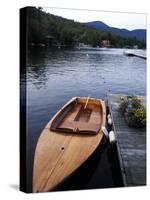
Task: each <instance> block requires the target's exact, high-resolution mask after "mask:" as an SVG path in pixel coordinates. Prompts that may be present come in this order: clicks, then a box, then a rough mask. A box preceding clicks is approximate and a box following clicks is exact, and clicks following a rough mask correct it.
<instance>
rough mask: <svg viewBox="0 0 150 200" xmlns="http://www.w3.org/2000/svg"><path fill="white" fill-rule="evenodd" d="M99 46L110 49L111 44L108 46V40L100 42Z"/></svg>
mask: <svg viewBox="0 0 150 200" xmlns="http://www.w3.org/2000/svg"><path fill="white" fill-rule="evenodd" d="M100 46H101V47H102V48H110V47H111V44H110V41H109V40H102V41H101V44H100Z"/></svg>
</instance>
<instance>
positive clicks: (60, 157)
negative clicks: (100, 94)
mask: <svg viewBox="0 0 150 200" xmlns="http://www.w3.org/2000/svg"><path fill="white" fill-rule="evenodd" d="M73 100H74V98H73V99H71V100H70V101H69V102H68V103H67V104H66V105H68V104H69V103H70V102H72V101H73ZM100 101H101V105H102V108H103V122H102V124H103V125H105V118H106V116H105V115H106V109H105V103H104V102H103V101H102V100H100ZM66 105H65V106H66ZM65 106H64V107H65ZM64 107H63V108H64ZM63 108H62V109H63ZM62 109H61V110H62ZM61 110H60V111H58V112H57V113H56V115H55V116H54V117H53V118H52V119H51V120H50V121H49V123H48V124H47V125H46V127H45V128H44V130H43V131H42V133H41V135H40V137H39V139H38V142H37V146H36V150H35V156H34V166H33V192H46V191H50V190H52V189H53V188H54V187H55V186H57V185H58V184H59V183H60V182H61V181H63V180H64V178H66V177H67V176H69V175H70V174H71V173H73V172H74V171H75V170H76V169H77V168H78V167H79V166H81V165H82V163H83V162H85V161H86V160H87V158H88V157H89V156H90V155H91V154H92V153H93V152H94V151H95V149H96V148H97V147H98V145H99V144H100V142H101V140H102V138H103V133H102V132H101V130H100V131H99V132H98V133H97V134H94V135H88V134H77V133H64V132H61V133H60V132H56V131H52V130H50V127H51V124H52V122H53V120H54V119H55V117H56V116H57V115H58V114H59V113H60V112H61Z"/></svg>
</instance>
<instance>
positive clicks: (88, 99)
mask: <svg viewBox="0 0 150 200" xmlns="http://www.w3.org/2000/svg"><path fill="white" fill-rule="evenodd" d="M89 98H90V96H88V98H87V100H86V103H85V106H84V110H85V109H86V107H87V105H88V101H89Z"/></svg>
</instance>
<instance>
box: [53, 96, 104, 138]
mask: <svg viewBox="0 0 150 200" xmlns="http://www.w3.org/2000/svg"><path fill="white" fill-rule="evenodd" d="M102 113H103V112H102V105H101V101H100V100H97V99H92V98H88V97H87V98H76V99H75V100H74V101H72V102H71V103H70V104H68V105H67V106H65V107H64V108H63V109H62V110H61V111H60V112H59V113H58V115H57V116H56V117H55V118H54V120H53V121H52V124H51V128H50V129H51V130H52V131H58V132H74V133H85V134H96V133H98V131H99V130H100V128H101V123H102V117H103V115H102Z"/></svg>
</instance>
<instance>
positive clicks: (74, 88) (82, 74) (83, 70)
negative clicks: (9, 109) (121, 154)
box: [21, 48, 146, 190]
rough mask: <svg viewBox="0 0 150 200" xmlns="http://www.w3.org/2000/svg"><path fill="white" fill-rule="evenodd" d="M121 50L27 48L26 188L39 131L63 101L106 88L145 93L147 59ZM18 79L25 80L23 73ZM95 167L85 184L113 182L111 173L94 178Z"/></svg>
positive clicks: (103, 93) (105, 160)
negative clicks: (98, 178)
mask: <svg viewBox="0 0 150 200" xmlns="http://www.w3.org/2000/svg"><path fill="white" fill-rule="evenodd" d="M123 51H124V50H123V49H108V50H107V49H106V50H97V49H89V50H71V49H67V50H61V49H60V50H50V49H46V48H39V49H32V50H30V51H29V55H28V65H27V118H28V121H27V123H28V124H27V125H28V161H29V162H28V189H29V190H31V176H32V164H33V154H34V149H35V145H36V142H37V139H38V137H39V134H40V133H41V131H42V129H43V128H44V126H45V124H46V123H47V122H48V121H49V119H50V118H51V117H52V116H53V115H54V113H55V112H56V111H57V110H58V109H60V108H61V106H62V105H64V103H65V102H66V101H68V100H69V99H70V98H72V97H73V96H88V95H90V96H91V97H97V98H105V97H106V94H107V93H108V92H110V93H125V94H139V95H145V94H146V61H145V60H143V59H141V58H136V57H127V56H125V55H123ZM21 81H24V77H23V75H22V80H21ZM102 160H103V161H101V162H103V163H105V164H106V163H108V158H106V156H105V157H104V156H102ZM101 166H102V164H101ZM105 166H106V165H105ZM107 168H108V169H107ZM98 169H99V167H97V168H96V170H95V172H94V174H93V175H92V176H91V178H90V181H89V187H88V188H93V187H96V186H97V187H107V186H108V187H109V186H112V187H113V186H115V183H114V181H113V178H112V177H111V176H112V175H111V174H110V177H111V178H109V180H108V182H106V183H105V184H104V185H103V184H102V182H101V181H100V180H99V182H98V181H97V180H96V178H94V177H97V176H98V174H99V176H100V173H99V172H98ZM101 171H104V173H110V167H109V166H107V167H105V170H104V168H103V170H101ZM101 173H102V172H101ZM95 180H96V181H95ZM95 182H96V186H95V185H94V183H95ZM92 184H93V185H92Z"/></svg>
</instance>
